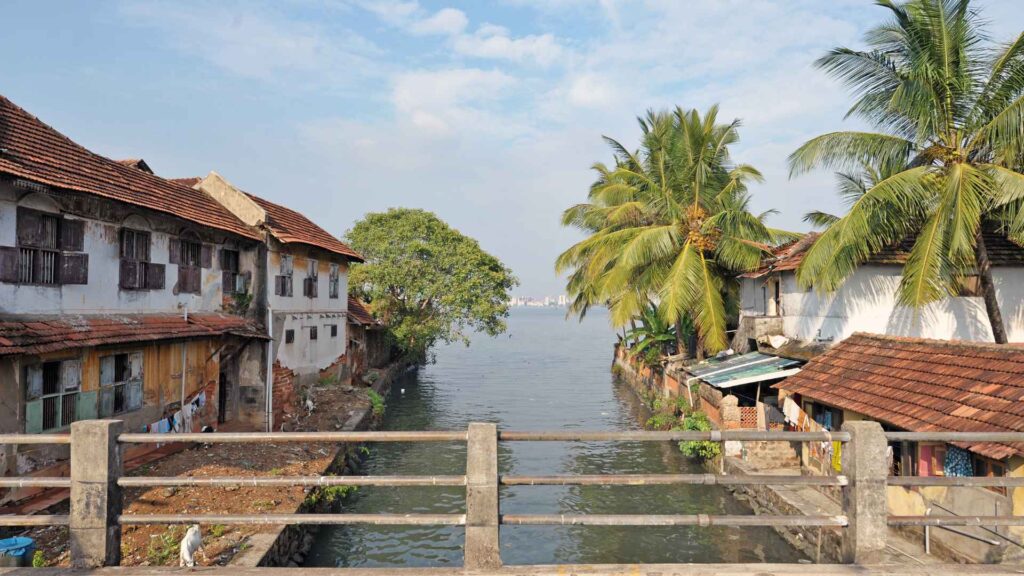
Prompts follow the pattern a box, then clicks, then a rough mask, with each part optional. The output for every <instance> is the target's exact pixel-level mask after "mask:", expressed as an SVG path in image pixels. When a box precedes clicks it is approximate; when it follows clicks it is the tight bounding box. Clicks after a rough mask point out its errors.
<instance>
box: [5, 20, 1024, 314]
mask: <svg viewBox="0 0 1024 576" xmlns="http://www.w3.org/2000/svg"><path fill="white" fill-rule="evenodd" d="M1019 1H1020V0H976V2H975V6H976V7H977V8H978V9H980V10H981V11H982V14H983V16H984V17H985V18H986V19H987V20H988V21H989V27H988V31H989V33H990V35H991V36H992V38H993V39H995V40H999V41H1006V40H1009V39H1010V38H1011V37H1012V36H1013V35H1014V34H1017V33H1019V32H1020V31H1021V30H1024V13H1022V12H1021V11H1020V5H1019ZM885 15H886V14H885V11H884V10H883V9H881V8H878V7H875V6H874V5H873V3H872V2H870V1H869V0H685V1H684V0H645V1H627V0H493V1H487V2H483V1H479V2H453V1H447V2H434V1H432V0H276V1H269V0H267V1H259V0H254V1H247V2H236V1H232V0H223V1H217V2H213V1H209V2H197V1H190V0H176V1H173V2H162V1H157V0H97V1H91V2H78V1H70V0H69V1H63V2H62V1H57V0H49V1H45V2H42V1H38V0H4V10H3V16H2V19H3V24H4V26H3V30H4V32H3V34H0V50H2V51H3V53H4V54H5V56H4V57H3V58H0V94H3V95H4V96H6V97H8V98H10V99H11V100H12V101H14V102H15V103H16V104H18V105H20V106H22V107H23V108H25V109H27V110H28V111H29V112H31V113H33V114H35V115H36V116H38V117H40V118H41V119H42V120H43V121H45V122H47V123H49V124H50V125H52V126H54V127H55V128H57V129H58V130H60V131H61V132H63V133H64V134H66V135H67V136H69V137H71V138H72V139H74V140H75V141H77V142H79V143H80V144H82V145H84V146H86V147H88V148H90V149H92V150H94V151H96V152H98V153H100V154H104V155H106V156H109V157H111V158H140V157H141V158H144V159H145V160H146V162H147V163H148V164H149V165H150V166H151V167H152V168H153V170H154V171H155V172H156V173H157V174H158V175H160V176H164V177H168V178H174V177H185V176H199V175H205V174H207V173H208V172H209V171H211V170H215V171H217V172H218V173H220V174H221V175H223V176H224V177H225V178H227V179H228V180H229V181H231V182H233V183H234V184H236V185H237V186H239V187H241V188H243V189H245V190H246V191H249V192H252V193H254V194H258V195H260V196H264V197H266V198H268V199H270V200H273V201H276V202H280V203H283V204H286V205H288V206H290V207H292V208H294V209H297V210H300V211H302V212H304V213H305V214H307V215H308V216H310V217H311V218H312V219H313V220H314V221H315V222H317V223H318V224H319V225H320V226H322V227H324V228H325V229H326V230H328V231H329V232H331V233H333V234H335V235H337V236H342V235H343V234H344V233H345V232H346V231H347V230H348V229H350V228H351V227H352V225H353V224H354V222H356V221H357V220H358V219H360V218H361V217H362V216H363V215H364V214H365V213H367V212H373V211H382V210H386V209H387V208H390V207H398V206H405V207H415V208H423V209H426V210H430V211H432V212H434V213H436V214H437V215H438V216H440V217H441V218H442V219H444V220H445V221H447V222H448V223H449V224H451V225H452V226H453V227H455V228H457V229H458V230H460V231H461V232H463V233H464V234H467V235H469V236H472V237H474V238H476V239H477V240H479V242H480V244H481V245H482V247H483V248H484V249H485V250H487V251H488V252H490V253H492V254H494V255H495V256H497V257H498V258H500V259H501V260H502V261H503V262H505V264H506V265H508V266H509V267H510V268H512V270H513V271H514V272H515V274H516V275H517V276H518V277H519V279H520V281H521V286H520V287H519V288H518V289H517V290H516V291H515V293H516V294H517V295H525V296H536V297H539V296H544V295H555V294H558V293H561V292H563V291H564V281H563V279H562V278H559V277H558V276H556V275H555V273H554V266H553V263H554V260H555V258H556V257H557V255H558V254H559V253H560V252H561V251H562V250H564V249H565V248H567V247H568V246H570V245H571V244H572V243H574V242H576V241H578V240H579V239H580V238H581V236H580V234H579V233H578V232H576V231H574V230H572V229H566V228H562V227H561V226H560V224H559V217H560V214H561V212H562V211H563V210H564V209H565V208H567V207H569V206H571V205H572V204H575V203H578V202H582V201H585V199H586V195H587V191H588V188H589V185H590V184H591V182H592V181H593V180H594V173H593V172H592V170H591V168H590V167H591V165H592V164H593V163H595V162H598V161H602V162H610V161H611V152H610V150H609V149H608V147H607V145H606V144H605V143H604V142H603V141H602V138H601V136H602V135H607V136H610V137H613V138H615V139H617V140H619V141H621V142H623V143H624V144H626V145H627V146H629V147H631V148H632V147H634V146H635V144H636V141H637V138H638V134H639V130H638V128H637V123H636V117H637V116H639V115H642V114H644V113H645V111H647V110H649V109H655V110H657V109H667V108H674V107H675V106H682V107H684V108H698V109H701V110H704V109H706V108H708V107H709V106H711V105H712V104H715V103H719V104H720V106H721V111H720V114H719V118H720V119H722V120H731V119H733V118H739V119H741V120H742V122H743V125H742V127H741V129H740V136H741V141H740V142H739V143H738V144H737V145H735V146H734V147H733V157H734V159H735V160H736V161H738V162H744V163H749V164H752V165H754V166H755V167H757V168H758V169H760V170H761V171H762V173H763V174H764V175H765V178H766V181H765V182H764V183H763V184H758V185H755V186H753V187H752V188H751V192H752V196H753V200H752V208H753V209H754V210H755V211H758V212H760V211H763V210H768V209H775V210H778V212H779V213H778V214H777V215H775V216H772V217H771V220H770V223H771V224H772V225H773V226H776V227H780V228H786V229H790V230H797V231H802V230H806V229H807V225H806V224H804V223H803V222H802V215H803V213H804V212H806V211H808V210H810V209H824V210H829V211H837V212H841V210H842V208H841V206H840V204H839V202H838V200H837V198H836V194H835V192H834V190H835V186H834V184H833V177H832V175H830V174H828V173H824V172H823V173H815V174H810V175H807V176H802V177H800V178H797V179H795V180H790V179H789V177H788V170H787V168H786V157H787V156H788V155H789V153H790V152H792V151H793V150H794V149H795V148H796V147H798V146H799V145H800V144H802V143H803V142H804V141H806V140H807V139H809V138H811V137H813V136H815V135H817V134H820V133H823V132H829V131H833V130H838V129H851V128H858V127H860V126H859V125H858V124H857V122H856V121H853V120H849V121H844V119H843V117H844V114H845V111H846V109H847V108H848V106H849V98H848V97H847V95H846V94H845V92H844V91H843V89H842V87H841V86H839V85H837V84H836V83H835V82H833V81H831V80H830V79H828V78H827V77H826V76H825V75H824V74H823V73H822V72H820V71H818V70H816V69H814V67H813V66H812V63H813V62H814V60H815V59H816V58H818V57H819V56H821V55H822V54H823V53H824V52H825V51H826V50H828V49H829V48H832V47H835V46H850V47H860V46H862V45H863V44H862V41H861V39H862V36H863V33H864V32H865V31H866V30H867V29H868V28H869V27H871V26H873V25H875V24H877V23H878V22H880V21H881V20H882V19H883V18H884V17H885Z"/></svg>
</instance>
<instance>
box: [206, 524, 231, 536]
mask: <svg viewBox="0 0 1024 576" xmlns="http://www.w3.org/2000/svg"><path fill="white" fill-rule="evenodd" d="M227 531H228V527H227V526H225V525H223V524H214V525H213V526H210V536H213V537H214V538H220V537H221V536H223V535H224V534H226V533H227Z"/></svg>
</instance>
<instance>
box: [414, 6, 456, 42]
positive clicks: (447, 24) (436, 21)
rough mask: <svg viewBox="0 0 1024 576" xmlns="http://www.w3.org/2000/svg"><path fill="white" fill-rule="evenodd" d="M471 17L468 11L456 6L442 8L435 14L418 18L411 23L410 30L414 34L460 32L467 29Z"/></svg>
mask: <svg viewBox="0 0 1024 576" xmlns="http://www.w3.org/2000/svg"><path fill="white" fill-rule="evenodd" d="M468 24H469V19H468V18H466V13H465V12H463V11H462V10H457V9H455V8H442V9H441V10H438V11H437V12H435V13H434V15H433V16H430V17H428V18H424V19H422V20H418V21H416V22H413V23H412V24H410V25H409V31H410V32H412V33H413V34H421V35H429V34H441V35H449V36H450V35H453V34H459V33H461V32H462V31H463V30H465V29H466V26H467V25H468Z"/></svg>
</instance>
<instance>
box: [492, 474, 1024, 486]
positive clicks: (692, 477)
mask: <svg viewBox="0 0 1024 576" xmlns="http://www.w3.org/2000/svg"><path fill="white" fill-rule="evenodd" d="M1022 479H1024V478H1022ZM499 481H500V483H501V484H502V485H503V486H662V485H670V484H701V485H718V486H846V485H847V483H848V480H847V478H846V476H841V475H840V476H798V475H795V474H790V475H780V476H771V475H764V476H755V475H735V476H733V475H730V476H721V475H718V474H593V475H586V474H583V475H578V476H501V477H500V478H499Z"/></svg>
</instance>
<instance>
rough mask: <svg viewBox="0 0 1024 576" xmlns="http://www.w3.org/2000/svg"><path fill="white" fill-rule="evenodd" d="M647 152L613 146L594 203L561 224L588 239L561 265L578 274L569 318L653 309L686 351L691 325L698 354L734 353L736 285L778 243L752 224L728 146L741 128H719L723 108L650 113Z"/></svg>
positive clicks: (747, 177) (758, 223)
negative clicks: (729, 328) (731, 300)
mask: <svg viewBox="0 0 1024 576" xmlns="http://www.w3.org/2000/svg"><path fill="white" fill-rule="evenodd" d="M638 121H639V123H640V128H641V131H642V136H641V143H640V149H639V150H638V151H635V152H630V151H629V150H627V149H626V147H625V146H623V145H622V144H620V143H619V142H617V141H615V140H612V139H610V138H606V141H607V142H608V143H609V145H610V146H611V148H612V150H613V152H614V154H615V165H614V168H610V167H608V166H606V165H604V164H600V163H598V164H595V165H594V170H595V171H596V172H597V173H598V178H597V180H596V181H595V182H594V184H593V185H592V186H591V189H590V196H589V202H587V203H585V204H579V205H576V206H573V207H571V208H569V209H568V210H566V211H565V213H564V214H563V219H562V221H563V224H565V225H567V226H575V227H577V228H579V229H581V230H583V231H584V232H586V233H588V234H589V236H588V237H587V238H586V239H584V240H582V241H580V242H578V243H577V244H575V245H574V246H572V247H571V248H569V249H568V250H566V251H565V252H564V253H563V254H562V255H561V256H560V257H559V258H558V261H557V262H556V269H557V270H558V272H559V273H562V272H565V271H571V273H570V275H569V281H568V285H567V290H568V292H569V294H570V296H571V297H572V298H573V305H572V309H571V313H576V314H583V313H585V311H586V309H587V308H588V307H589V306H592V305H595V304H608V305H609V306H610V309H611V317H612V322H613V324H614V325H615V326H616V327H618V326H623V325H625V324H626V323H628V322H629V321H630V320H631V319H633V318H636V317H638V316H639V315H640V314H641V313H642V311H643V308H644V306H645V305H646V304H647V303H648V302H649V301H655V302H657V303H658V310H659V314H660V315H661V317H662V318H663V319H664V321H666V322H668V323H670V324H675V325H676V327H677V329H676V334H677V335H678V336H679V342H678V344H679V347H680V351H682V347H683V342H682V335H683V334H684V330H682V329H680V327H681V325H682V324H683V319H687V321H692V324H693V326H694V328H695V330H696V333H697V335H698V338H699V341H700V345H699V346H698V351H699V350H707V351H710V352H717V351H719V350H722V349H724V348H725V347H726V346H727V345H728V340H727V337H726V318H727V313H726V310H727V300H728V296H729V293H730V292H731V291H732V292H734V291H735V290H734V286H735V276H736V274H737V273H738V272H740V271H745V270H750V269H752V268H754V267H756V266H757V265H758V264H759V262H760V260H761V257H762V256H763V255H764V244H763V243H766V242H772V241H774V240H776V239H777V238H778V233H777V231H773V230H772V229H770V228H768V227H767V226H766V225H765V224H764V218H765V216H766V215H767V214H768V213H765V214H761V215H754V214H751V213H750V211H749V209H748V202H749V196H748V194H747V191H746V185H747V183H748V182H750V181H751V180H760V179H761V175H760V173H759V172H758V171H757V170H755V169H754V168H752V167H750V166H747V165H743V164H739V165H737V164H734V163H733V161H732V158H731V157H730V154H729V146H731V145H732V144H734V143H735V142H737V140H738V138H739V134H738V128H739V122H738V121H733V122H731V123H728V124H719V123H718V108H717V107H712V108H711V109H709V110H708V111H707V112H706V113H704V114H703V115H701V114H700V113H699V112H698V111H696V110H683V109H681V108H677V109H676V110H675V111H674V112H659V113H655V112H649V113H648V114H647V116H645V117H643V118H639V119H638Z"/></svg>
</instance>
